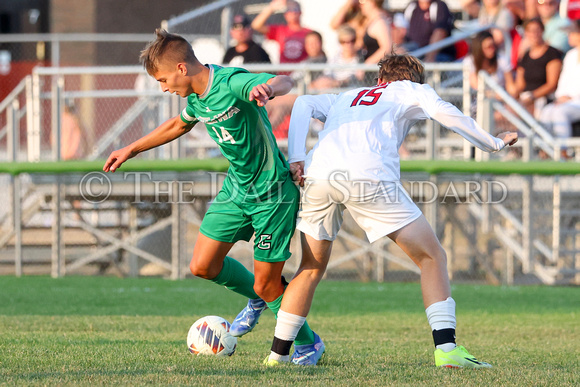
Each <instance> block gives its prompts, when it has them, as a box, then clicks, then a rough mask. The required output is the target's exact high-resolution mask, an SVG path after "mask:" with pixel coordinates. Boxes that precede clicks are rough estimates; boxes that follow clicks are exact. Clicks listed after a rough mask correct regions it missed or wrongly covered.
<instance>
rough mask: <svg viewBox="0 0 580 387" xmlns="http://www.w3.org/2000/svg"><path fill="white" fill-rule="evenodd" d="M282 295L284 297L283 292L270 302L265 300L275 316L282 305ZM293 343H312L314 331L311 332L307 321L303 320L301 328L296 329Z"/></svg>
mask: <svg viewBox="0 0 580 387" xmlns="http://www.w3.org/2000/svg"><path fill="white" fill-rule="evenodd" d="M282 297H284V295H283V294H282V295H281V296H280V297H278V298H276V299H275V300H274V301H272V302H266V304H267V305H268V308H270V310H271V311H272V312H274V315H275V316H276V317H277V316H278V311H279V310H280V306H282ZM294 344H295V345H304V344H314V332H312V329H310V326H309V325H308V322H307V321H304V324H303V325H302V328H300V330H299V331H298V334H297V335H296V339H295V340H294Z"/></svg>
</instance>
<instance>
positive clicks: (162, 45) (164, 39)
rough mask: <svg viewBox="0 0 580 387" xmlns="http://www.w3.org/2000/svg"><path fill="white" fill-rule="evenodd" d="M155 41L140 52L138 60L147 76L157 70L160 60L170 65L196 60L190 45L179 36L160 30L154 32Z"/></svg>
mask: <svg viewBox="0 0 580 387" xmlns="http://www.w3.org/2000/svg"><path fill="white" fill-rule="evenodd" d="M155 34H156V35H157V39H155V40H153V41H151V42H149V44H147V46H146V47H145V48H144V49H143V51H141V56H140V57H139V59H140V60H141V63H143V67H145V69H146V70H147V72H148V73H149V74H151V75H152V74H155V73H156V72H157V70H159V65H160V63H161V61H162V60H167V61H171V62H172V63H176V64H177V63H182V62H184V63H195V62H197V58H196V57H195V54H194V53H193V48H192V47H191V44H189V42H188V41H187V40H185V38H183V37H182V36H180V35H176V34H171V33H169V32H167V31H165V30H162V29H161V28H157V29H156V30H155Z"/></svg>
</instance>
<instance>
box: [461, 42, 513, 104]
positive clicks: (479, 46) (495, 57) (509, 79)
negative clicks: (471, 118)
mask: <svg viewBox="0 0 580 387" xmlns="http://www.w3.org/2000/svg"><path fill="white" fill-rule="evenodd" d="M498 51H499V50H498V47H497V44H496V43H495V40H494V39H493V34H492V33H491V32H490V31H481V32H480V33H478V34H477V35H476V36H475V37H474V38H473V41H472V42H471V55H470V56H468V57H466V58H465V60H464V63H465V65H466V66H467V68H468V69H469V84H470V86H471V88H472V89H477V74H478V73H479V71H480V70H483V71H485V72H486V73H488V74H489V75H491V76H492V77H493V78H494V79H495V80H496V81H497V83H498V84H499V85H501V86H502V87H503V88H505V89H506V90H507V92H508V93H510V94H511V95H515V84H514V78H513V76H512V68H511V65H510V62H509V60H508V59H507V58H506V57H505V56H504V55H502V54H500V53H499V52H498Z"/></svg>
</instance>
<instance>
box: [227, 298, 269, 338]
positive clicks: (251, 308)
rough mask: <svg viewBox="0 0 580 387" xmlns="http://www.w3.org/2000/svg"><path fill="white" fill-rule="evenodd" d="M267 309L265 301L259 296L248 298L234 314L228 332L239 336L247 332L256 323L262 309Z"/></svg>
mask: <svg viewBox="0 0 580 387" xmlns="http://www.w3.org/2000/svg"><path fill="white" fill-rule="evenodd" d="M266 309H268V305H266V301H264V300H262V299H261V298H258V299H255V300H248V305H246V307H245V308H244V309H242V311H241V312H240V313H239V314H238V315H237V316H236V318H235V319H234V321H233V322H232V326H231V327H230V334H231V335H232V336H235V337H241V336H243V335H245V334H246V333H249V332H251V331H252V329H254V327H255V326H256V324H258V319H259V318H260V315H261V314H262V312H263V311H265V310H266Z"/></svg>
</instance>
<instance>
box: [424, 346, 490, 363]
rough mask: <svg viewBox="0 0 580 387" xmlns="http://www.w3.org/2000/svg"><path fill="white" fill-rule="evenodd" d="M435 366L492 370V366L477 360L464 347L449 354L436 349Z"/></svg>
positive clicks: (457, 348)
mask: <svg viewBox="0 0 580 387" xmlns="http://www.w3.org/2000/svg"><path fill="white" fill-rule="evenodd" d="M435 365H436V366H437V367H447V368H491V364H489V363H485V362H483V361H479V360H477V359H476V358H475V357H473V356H471V355H470V354H469V352H467V350H466V349H465V347H463V346H462V345H459V346H457V347H455V349H454V350H453V351H449V352H443V351H442V350H441V349H436V350H435Z"/></svg>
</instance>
